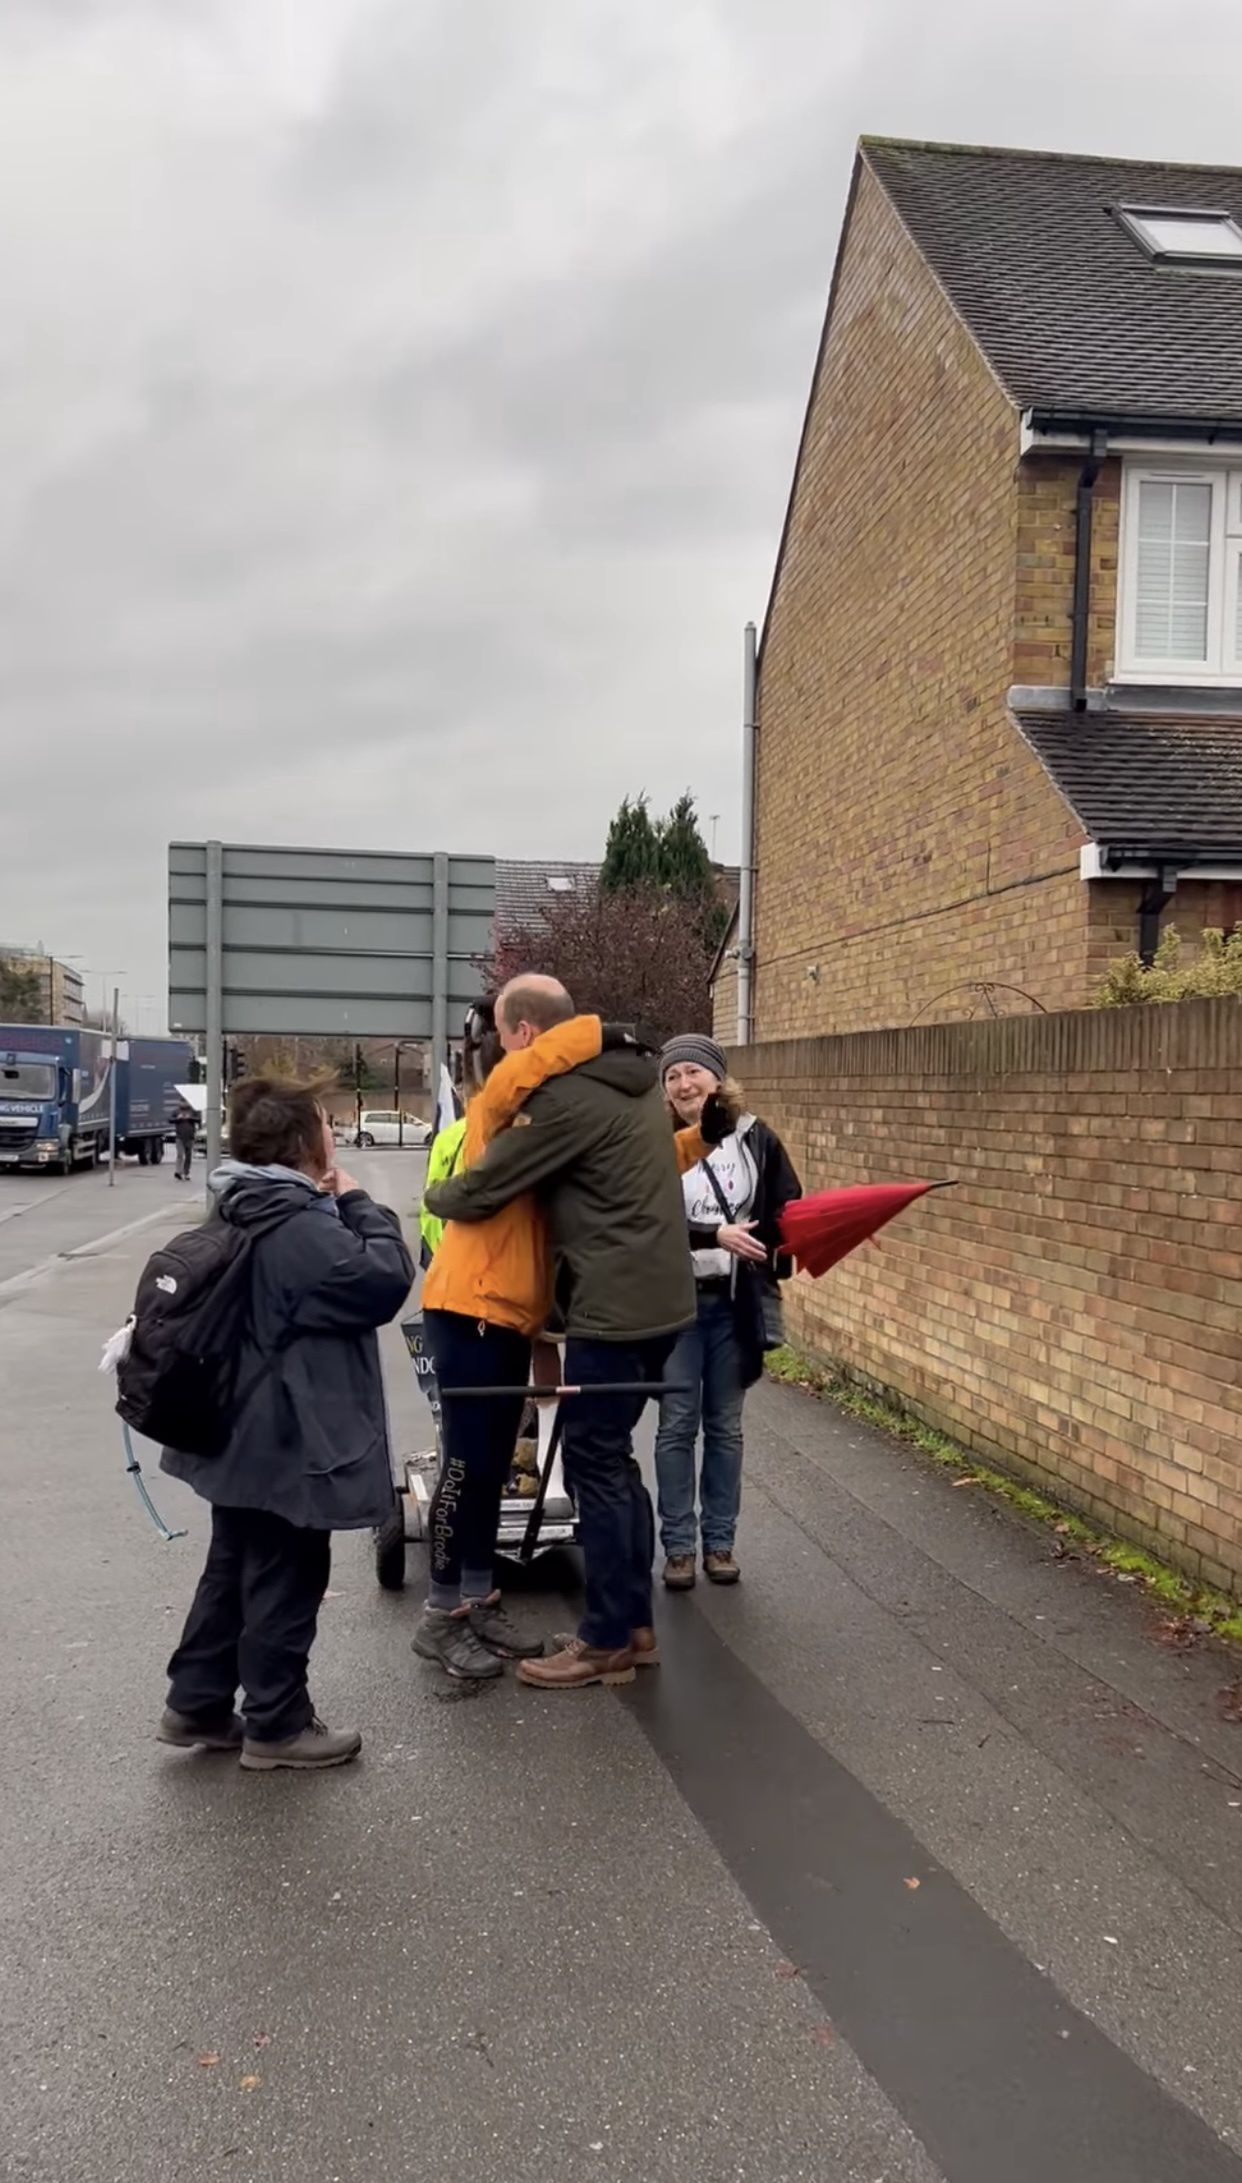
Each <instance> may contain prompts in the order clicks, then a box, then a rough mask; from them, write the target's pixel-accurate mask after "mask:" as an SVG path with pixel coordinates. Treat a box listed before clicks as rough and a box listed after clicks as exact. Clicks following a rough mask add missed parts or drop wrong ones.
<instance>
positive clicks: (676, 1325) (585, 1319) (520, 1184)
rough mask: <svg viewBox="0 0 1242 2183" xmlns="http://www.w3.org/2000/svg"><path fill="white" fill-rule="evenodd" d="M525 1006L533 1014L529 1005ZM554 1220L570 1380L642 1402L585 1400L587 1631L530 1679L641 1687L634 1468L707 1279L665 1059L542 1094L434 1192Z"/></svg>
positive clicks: (648, 1633)
mask: <svg viewBox="0 0 1242 2183" xmlns="http://www.w3.org/2000/svg"><path fill="white" fill-rule="evenodd" d="M523 984H524V981H522V980H521V979H518V980H515V981H514V983H513V984H512V985H511V986H509V987H507V988H506V990H505V991H504V992H503V993H502V994H501V995H500V997H499V999H498V1001H497V1004H496V1024H497V1029H498V1031H499V1033H500V1037H501V1042H502V1044H504V1045H505V1046H506V1047H507V1048H511V1047H512V1046H516V1045H522V1044H525V1043H528V1041H527V1038H526V1035H525V1033H526V1031H527V1029H528V1024H527V1019H526V1018H525V1017H524V1015H523V1006H524V1002H523ZM525 1005H529V1002H527V1003H526V1004H525ZM528 1190H537V1191H538V1192H539V1194H540V1197H541V1199H542V1200H543V1203H544V1206H545V1208H546V1211H547V1217H548V1229H549V1234H550V1236H551V1241H552V1249H553V1254H554V1258H555V1267H556V1303H557V1309H558V1312H559V1313H560V1316H561V1319H562V1322H563V1325H564V1330H565V1335H566V1351H565V1376H566V1381H567V1383H568V1384H569V1385H570V1386H573V1387H581V1388H584V1389H589V1388H590V1387H591V1386H592V1385H593V1384H595V1383H597V1382H604V1383H612V1384H614V1385H615V1384H616V1383H618V1382H622V1381H624V1382H626V1383H627V1384H630V1385H632V1386H633V1389H634V1393H633V1395H632V1396H630V1395H621V1396H605V1395H600V1396H592V1395H591V1394H590V1393H583V1394H580V1395H574V1396H572V1397H570V1398H569V1399H568V1401H567V1405H566V1412H565V1420H566V1421H565V1436H564V1449H565V1466H566V1473H567V1476H568V1479H569V1482H570V1484H571V1486H572V1489H573V1491H574V1494H575V1497H576V1500H577V1504H578V1524H579V1536H580V1538H581V1542H582V1551H583V1558H584V1560H585V1562H586V1613H585V1615H584V1617H583V1620H582V1623H581V1626H580V1630H579V1634H578V1636H577V1638H575V1639H574V1640H573V1641H572V1643H571V1644H570V1645H568V1646H567V1647H566V1648H565V1650H564V1651H563V1652H560V1653H557V1654H556V1655H555V1656H554V1657H553V1658H552V1659H550V1660H524V1661H523V1662H522V1664H521V1666H520V1668H519V1670H518V1673H519V1676H520V1677H521V1679H522V1680H523V1681H524V1682H533V1683H537V1684H540V1685H542V1686H546V1687H549V1688H553V1689H576V1688H579V1687H581V1686H582V1685H584V1684H588V1683H601V1682H608V1683H613V1682H629V1681H630V1680H631V1679H632V1677H633V1673H634V1663H635V1658H636V1657H637V1658H638V1659H639V1660H640V1661H642V1662H644V1663H646V1662H648V1661H652V1662H653V1661H654V1658H655V1653H654V1638H653V1635H652V1630H651V1620H652V1607H651V1569H652V1563H653V1560H654V1557H655V1528H654V1521H653V1518H652V1512H651V1501H650V1498H649V1496H648V1493H647V1490H646V1487H645V1486H644V1484H643V1482H642V1476H641V1473H640V1471H639V1468H638V1465H637V1463H636V1462H635V1460H634V1448H633V1434H634V1427H635V1425H636V1424H637V1422H638V1419H639V1416H640V1415H641V1413H642V1408H643V1404H644V1402H645V1401H646V1400H647V1395H646V1391H645V1390H646V1387H647V1385H649V1384H650V1383H651V1382H653V1381H659V1380H660V1379H661V1377H662V1375H663V1371H664V1367H665V1364H666V1363H667V1360H668V1356H669V1352H670V1350H671V1349H672V1346H673V1341H674V1339H675V1337H676V1336H677V1334H678V1333H679V1332H680V1331H681V1329H682V1327H684V1326H688V1325H689V1324H690V1322H691V1321H692V1320H693V1318H694V1313H695V1294H694V1276H693V1273H692V1270H691V1265H690V1254H689V1252H688V1250H687V1247H686V1222H685V1208H684V1203H683V1198H682V1190H681V1184H680V1181H679V1179H678V1174H677V1164H676V1159H675V1156H674V1150H673V1140H672V1130H671V1127H670V1123H669V1117H668V1110H667V1108H666V1107H665V1104H664V1099H663V1095H662V1093H661V1091H660V1087H659V1075H658V1070H657V1067H656V1063H655V1059H654V1057H653V1056H651V1055H649V1054H647V1053H645V1052H643V1051H642V1050H640V1048H639V1047H638V1045H637V1043H636V1042H627V1043H625V1044H622V1045H619V1046H616V1047H613V1048H611V1049H610V1050H608V1051H605V1052H604V1053H601V1054H600V1055H599V1056H598V1057H597V1059H595V1060H593V1061H586V1062H583V1063H581V1064H580V1066H579V1067H578V1068H576V1069H570V1070H569V1071H567V1073H566V1074H565V1075H564V1076H560V1077H557V1078H556V1079H555V1080H554V1081H553V1082H552V1083H549V1084H545V1085H543V1086H542V1087H541V1088H540V1089H539V1090H538V1091H537V1092H534V1093H532V1095H531V1097H530V1098H529V1099H528V1100H527V1102H526V1105H525V1107H524V1109H523V1111H522V1114H521V1116H520V1117H519V1120H518V1122H517V1123H516V1124H515V1125H514V1126H513V1127H512V1128H511V1129H507V1130H505V1131H503V1132H502V1133H501V1135H499V1136H498V1137H495V1138H494V1139H493V1140H492V1142H491V1144H490V1145H489V1146H488V1148H487V1151H486V1152H485V1153H484V1155H483V1158H482V1159H481V1160H479V1161H478V1162H477V1163H476V1165H475V1166H474V1167H472V1168H469V1169H467V1170H466V1171H465V1172H464V1173H463V1174H460V1175H456V1176H454V1177H452V1178H451V1180H449V1181H446V1182H442V1183H437V1184H435V1185H434V1186H433V1187H432V1188H431V1189H429V1190H428V1192H427V1195H426V1201H425V1202H426V1204H427V1206H428V1208H429V1209H430V1211H431V1212H432V1213H434V1214H435V1215H436V1217H437V1219H440V1220H462V1221H480V1220H489V1219H490V1218H491V1217H492V1215H493V1214H495V1213H497V1212H499V1211H500V1209H501V1207H502V1206H505V1205H508V1204H509V1203H510V1201H511V1200H512V1199H513V1198H516V1197H520V1196H521V1195H522V1194H523V1193H524V1192H525V1191H528Z"/></svg>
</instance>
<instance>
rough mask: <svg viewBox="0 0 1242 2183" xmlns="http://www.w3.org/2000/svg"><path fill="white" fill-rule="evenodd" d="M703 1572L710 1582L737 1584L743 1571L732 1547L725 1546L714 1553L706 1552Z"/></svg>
mask: <svg viewBox="0 0 1242 2183" xmlns="http://www.w3.org/2000/svg"><path fill="white" fill-rule="evenodd" d="M703 1574H704V1576H705V1577H706V1578H707V1581H708V1583H709V1584H736V1583H737V1580H738V1578H739V1577H740V1576H741V1574H742V1572H741V1570H740V1569H739V1568H738V1565H737V1562H736V1561H735V1559H734V1557H733V1553H732V1550H731V1548H729V1547H723V1548H721V1549H719V1550H718V1551H716V1552H714V1553H711V1554H704V1556H703Z"/></svg>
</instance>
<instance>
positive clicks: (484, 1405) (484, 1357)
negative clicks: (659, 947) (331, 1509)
mask: <svg viewBox="0 0 1242 2183" xmlns="http://www.w3.org/2000/svg"><path fill="white" fill-rule="evenodd" d="M556 1014H557V1011H556V1009H554V1008H552V1007H550V1008H549V1017H550V1020H549V1022H548V1024H547V1026H546V1027H544V1028H542V1029H540V1030H539V1035H538V1036H537V1037H536V1038H535V1039H534V1040H533V1041H532V1043H531V1044H530V1045H529V1046H525V1047H522V1048H520V1049H519V1050H517V1051H515V1052H512V1053H507V1054H506V1053H502V1052H501V1049H500V1042H499V1039H498V1037H497V1034H496V1030H495V1026H494V1022H493V1020H492V1017H491V1011H490V1010H489V1009H488V1008H487V1007H486V1004H484V1005H483V1006H482V1007H480V1008H478V1009H476V1010H474V1011H472V1023H473V1024H474V1026H475V1030H474V1037H473V1039H471V1040H468V1044H473V1046H474V1051H475V1057H476V1059H475V1066H474V1071H473V1073H474V1075H475V1079H476V1084H477V1087H478V1088H477V1089H476V1091H475V1093H474V1096H473V1097H472V1098H471V1100H470V1103H469V1105H468V1107H467V1109H466V1135H465V1142H464V1146H463V1164H464V1165H465V1166H467V1167H469V1166H471V1165H472V1164H473V1162H474V1161H475V1160H477V1159H478V1158H479V1157H480V1155H481V1153H482V1152H483V1151H484V1149H485V1148H486V1146H487V1145H488V1144H490V1142H491V1140H492V1138H493V1137H494V1136H496V1135H497V1133H498V1132H499V1131H500V1130H502V1129H505V1128H508V1127H510V1126H511V1125H518V1124H519V1123H520V1116H521V1108H522V1105H523V1103H524V1101H525V1100H526V1099H527V1098H529V1096H530V1094H531V1093H532V1092H533V1091H536V1090H538V1088H539V1086H540V1085H541V1084H545V1083H547V1081H548V1079H549V1078H550V1077H553V1076H561V1075H563V1074H564V1073H565V1071H566V1070H567V1069H572V1068H575V1067H576V1066H577V1065H578V1063H579V1062H582V1061H591V1060H593V1059H594V1057H595V1056H596V1055H597V1054H598V1053H599V1052H600V1050H601V1045H602V1027H601V1024H600V1020H599V1017H598V1016H569V1017H568V1018H562V1020H560V1021H557V1020H556ZM469 1060H470V1056H469V1054H468V1055H467V1063H468V1066H469ZM422 1305H423V1323H424V1327H425V1330H426V1335H427V1342H428V1347H429V1349H430V1351H431V1356H432V1359H433V1362H434V1364H435V1369H436V1378H437V1380H438V1382H439V1384H440V1386H441V1387H472V1386H473V1387H489V1386H490V1387H525V1386H526V1384H527V1382H528V1380H529V1377H530V1368H531V1346H532V1341H533V1339H534V1337H535V1336H536V1335H538V1334H539V1333H541V1332H542V1330H543V1327H544V1324H545V1322H546V1320H547V1317H548V1314H549V1312H550V1310H551V1306H552V1262H551V1253H550V1251H549V1247H548V1237H547V1229H546V1226H545V1222H544V1217H543V1213H542V1211H541V1209H540V1207H539V1205H538V1202H537V1201H536V1199H534V1198H533V1197H524V1198H519V1199H517V1200H516V1201H515V1202H514V1203H513V1204H512V1205H507V1206H506V1207H505V1208H504V1210H503V1211H502V1212H500V1213H497V1214H496V1215H495V1216H494V1218H493V1219H491V1220H487V1221H480V1222H479V1223H477V1224H476V1225H472V1226H466V1225H465V1224H463V1223H461V1222H457V1221H450V1222H449V1223H448V1224H447V1226H446V1227H445V1230H444V1234H443V1236H442V1238H441V1241H440V1245H439V1248H438V1250H437V1251H436V1254H435V1256H434V1258H433V1259H432V1261H431V1266H430V1268H429V1270H428V1273H427V1277H426V1280H425V1281H424V1284H423V1293H422ZM524 1407H525V1396H524V1395H522V1394H514V1395H481V1396H477V1397H472V1398H471V1399H469V1400H466V1401H458V1402H454V1401H452V1400H451V1399H450V1400H449V1401H447V1402H445V1404H444V1406H443V1424H442V1434H443V1460H442V1462H441V1465H440V1477H439V1482H438V1484H437V1486H436V1490H435V1494H434V1496H433V1498H432V1503H431V1508H430V1511H429V1515H428V1536H429V1539H430V1543H431V1583H430V1587H429V1590H428V1594H427V1604H426V1606H425V1608H424V1610H423V1614H422V1617H421V1619H420V1621H419V1625H418V1628H417V1630H416V1631H415V1634H414V1638H413V1646H414V1650H415V1652H416V1653H418V1654H419V1656H420V1658H422V1659H424V1660H433V1661H435V1662H437V1663H438V1665H439V1666H441V1667H442V1668H444V1669H445V1670H446V1672H447V1673H448V1674H449V1675H451V1676H454V1677H455V1678H457V1679H458V1680H461V1681H467V1682H475V1681H481V1680H484V1679H485V1678H487V1677H490V1676H495V1675H500V1674H501V1673H502V1672H503V1668H502V1662H503V1661H505V1660H507V1659H510V1660H511V1659H520V1658H522V1657H527V1658H529V1657H532V1656H533V1655H535V1654H536V1653H540V1652H542V1650H543V1643H542V1640H528V1639H525V1638H523V1636H522V1634H521V1632H520V1631H519V1630H518V1629H517V1628H516V1626H515V1625H514V1623H513V1622H512V1621H511V1620H510V1618H509V1616H508V1615H507V1614H506V1613H505V1611H504V1609H503V1607H502V1606H501V1603H500V1594H499V1592H498V1591H497V1590H496V1589H495V1585H494V1571H493V1564H494V1559H495V1546H496V1526H497V1523H498V1521H499V1517H500V1502H501V1496H502V1494H503V1492H504V1482H505V1478H506V1476H507V1475H508V1470H509V1465H510V1463H511V1462H512V1459H513V1450H514V1445H515V1442H516V1440H517V1434H518V1427H519V1425H520V1424H521V1420H522V1411H523V1409H524Z"/></svg>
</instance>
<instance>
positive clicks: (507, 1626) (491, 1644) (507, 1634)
mask: <svg viewBox="0 0 1242 2183" xmlns="http://www.w3.org/2000/svg"><path fill="white" fill-rule="evenodd" d="M470 1627H471V1629H472V1630H473V1631H474V1634H475V1636H476V1637H477V1638H478V1640H479V1643H480V1644H481V1645H485V1646H486V1647H487V1650H488V1651H489V1652H494V1653H496V1654H497V1656H498V1657H499V1658H500V1659H501V1660H537V1659H538V1658H539V1655H540V1653H541V1652H542V1651H543V1639H542V1638H541V1637H523V1635H522V1632H521V1631H520V1630H519V1628H518V1626H517V1623H516V1622H513V1621H511V1620H510V1618H509V1616H508V1615H507V1614H506V1613H505V1610H504V1608H503V1607H502V1606H501V1604H500V1594H499V1592H498V1593H497V1594H496V1596H495V1598H494V1599H475V1600H471V1602H470Z"/></svg>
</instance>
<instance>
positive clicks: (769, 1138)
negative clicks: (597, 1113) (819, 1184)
mask: <svg viewBox="0 0 1242 2183" xmlns="http://www.w3.org/2000/svg"><path fill="white" fill-rule="evenodd" d="M660 1081H661V1083H662V1085H663V1087H664V1096H665V1099H666V1101H667V1103H668V1107H669V1111H670V1114H671V1116H672V1119H673V1122H674V1124H675V1126H677V1127H678V1128H685V1127H687V1126H688V1125H689V1124H691V1123H696V1122H699V1123H701V1124H702V1128H703V1134H704V1136H705V1138H707V1140H708V1141H709V1143H711V1150H710V1151H709V1152H708V1154H707V1156H706V1158H705V1159H702V1160H700V1161H699V1162H698V1164H697V1166H695V1167H692V1168H691V1169H689V1171H688V1172H687V1173H686V1174H685V1175H683V1177H682V1190H683V1193H684V1197H685V1206H686V1226H687V1233H688V1240H689V1245H690V1255H691V1259H692V1261H693V1264H694V1274H695V1289H696V1294H697V1298H698V1310H697V1316H696V1319H695V1323H694V1325H693V1326H691V1327H687V1328H686V1330H685V1332H684V1333H683V1334H680V1335H679V1336H678V1338H677V1344H676V1347H675V1349H674V1350H673V1354H672V1356H671V1357H670V1358H669V1361H668V1365H667V1367H666V1374H665V1376H666V1378H668V1379H669V1380H672V1381H684V1382H685V1383H687V1385H688V1387H689V1389H690V1392H689V1393H687V1394H675V1395H665V1396H664V1398H663V1400H662V1402H661V1404H660V1427H659V1432H658V1435H657V1437H656V1477H657V1481H658V1486H659V1505H660V1536H661V1541H662V1544H663V1547H664V1553H665V1557H666V1558H665V1563H664V1582H665V1584H666V1585H667V1586H668V1589H669V1590H670V1591H673V1592H686V1591H689V1590H690V1587H691V1586H692V1585H693V1583H694V1580H695V1567H696V1563H695V1554H696V1547H697V1545H698V1541H699V1536H700V1531H701V1536H702V1547H703V1570H704V1574H705V1575H706V1576H707V1577H708V1579H709V1580H710V1582H711V1583H713V1584H736V1583H737V1580H738V1577H739V1575H740V1571H739V1569H738V1565H737V1559H736V1556H735V1554H734V1551H733V1546H734V1537H735V1534H736V1531H737V1519H738V1510H739V1508H740V1506H741V1499H742V1403H743V1399H744V1397H745V1393H746V1389H747V1388H748V1387H749V1386H750V1385H751V1384H752V1383H753V1382H754V1381H755V1380H757V1379H758V1377H759V1374H760V1372H761V1371H762V1369H763V1353H764V1350H765V1349H774V1348H776V1347H777V1346H778V1344H779V1343H780V1340H781V1328H780V1289H779V1286H778V1283H779V1282H780V1281H781V1280H783V1279H785V1278H786V1276H787V1275H788V1273H789V1272H790V1271H791V1268H790V1266H789V1264H788V1262H787V1261H786V1260H785V1259H784V1258H783V1256H782V1253H781V1245H780V1215H781V1213H782V1211H783V1209H784V1207H785V1206H786V1205H788V1203H789V1201H790V1199H791V1198H798V1197H801V1195H802V1185H801V1183H800V1182H799V1180H798V1177H797V1175H796V1174H795V1173H794V1170H793V1167H792V1165H791V1163H790V1160H789V1156H788V1154H787V1153H786V1151H785V1148H784V1146H783V1145H782V1143H781V1141H780V1138H779V1137H778V1136H777V1135H776V1132H775V1130H771V1129H769V1128H768V1126H767V1124H766V1122H761V1121H759V1120H758V1119H757V1118H756V1116H755V1115H753V1114H748V1113H747V1112H746V1109H745V1105H744V1103H743V1099H742V1094H741V1092H740V1090H739V1088H738V1086H737V1085H736V1084H734V1083H733V1082H732V1080H731V1078H730V1076H729V1064H728V1058H727V1056H726V1054H725V1050H724V1048H723V1046H721V1045H719V1044H718V1043H717V1041H716V1040H715V1039H714V1038H710V1037H708V1036H707V1035H706V1033H704V1032H699V1031H687V1032H685V1033H683V1035H682V1036H681V1037H679V1038H672V1039H670V1040H669V1042H668V1044H667V1046H665V1048H664V1050H663V1052H662V1053H661V1055H660ZM709 1101H710V1102H711V1105H710V1108H709V1110H708V1114H707V1115H705V1114H704V1109H705V1107H708V1102H709ZM709 1119H710V1122H711V1127H710V1128H709V1126H708V1123H709ZM713 1140H719V1141H713ZM700 1428H701V1430H702V1436H703V1460H702V1468H701V1472H699V1475H698V1476H697V1477H696V1452H697V1443H698V1438H699V1432H700Z"/></svg>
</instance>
